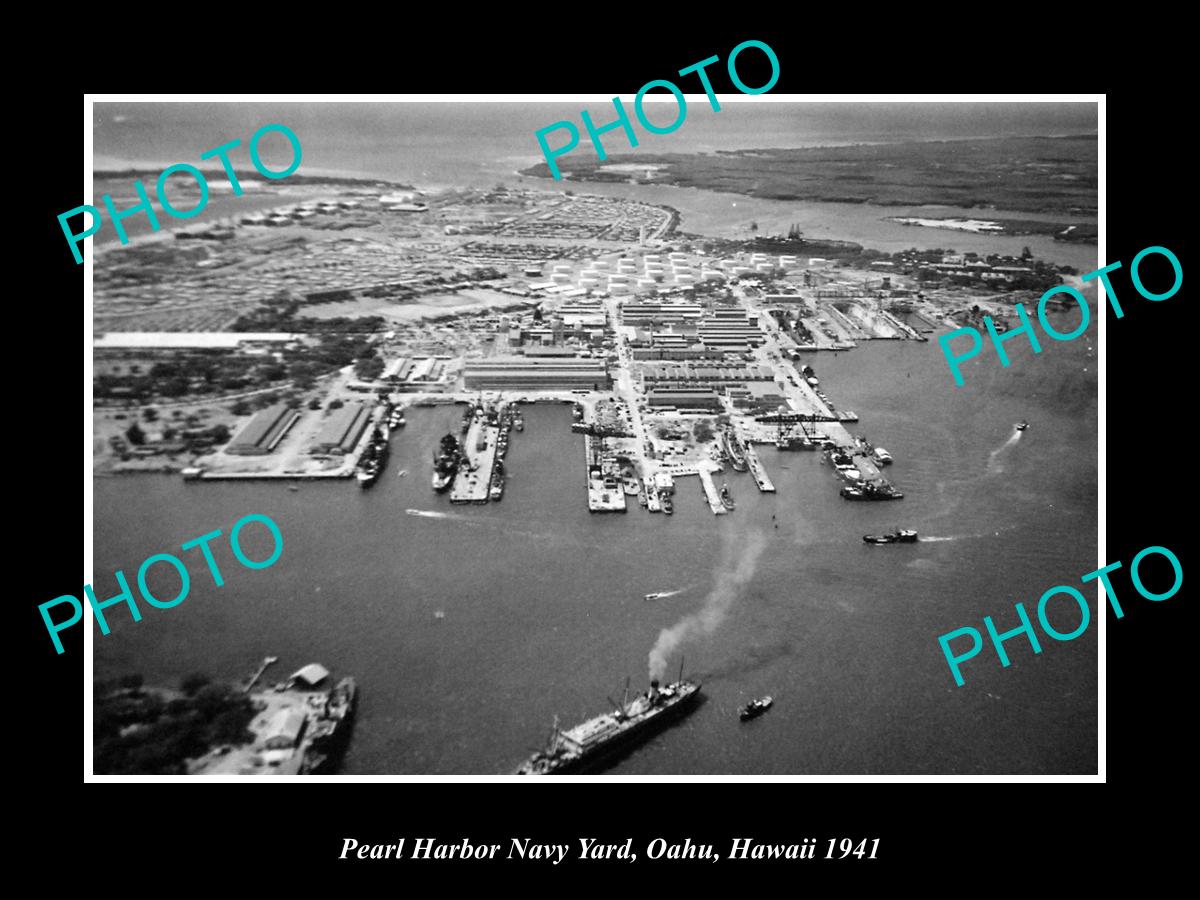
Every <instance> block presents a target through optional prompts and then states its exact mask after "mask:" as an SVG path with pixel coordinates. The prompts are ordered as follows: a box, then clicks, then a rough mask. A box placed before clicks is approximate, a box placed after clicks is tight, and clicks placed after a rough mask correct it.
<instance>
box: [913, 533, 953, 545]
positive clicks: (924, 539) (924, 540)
mask: <svg viewBox="0 0 1200 900" xmlns="http://www.w3.org/2000/svg"><path fill="white" fill-rule="evenodd" d="M957 540H958V538H957V537H927V536H926V535H921V543H922V544H934V543H938V542H940V541H957Z"/></svg>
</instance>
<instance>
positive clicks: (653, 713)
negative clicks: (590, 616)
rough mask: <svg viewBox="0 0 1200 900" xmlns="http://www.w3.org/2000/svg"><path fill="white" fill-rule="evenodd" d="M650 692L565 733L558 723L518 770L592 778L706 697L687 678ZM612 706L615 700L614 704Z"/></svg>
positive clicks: (653, 683)
mask: <svg viewBox="0 0 1200 900" xmlns="http://www.w3.org/2000/svg"><path fill="white" fill-rule="evenodd" d="M682 674H683V670H682V666H681V667H680V679H679V680H678V681H676V682H674V683H673V684H668V685H664V686H663V687H659V684H658V682H657V681H651V682H650V690H648V691H646V693H644V694H641V695H639V696H638V697H635V698H634V699H633V701H632V702H630V703H621V705H620V706H617V704H615V703H614V704H613V711H612V712H607V713H602V714H601V715H598V716H596V717H595V718H594V719H588V720H587V721H586V722H583V723H581V724H579V725H576V726H575V727H574V728H570V729H568V730H566V731H562V730H560V729H559V727H558V723H557V722H555V724H554V730H553V731H552V732H551V734H550V741H549V743H548V744H547V746H546V748H545V749H544V750H539V751H538V752H537V753H535V754H534V755H533V756H531V757H529V759H527V760H525V762H524V763H522V764H521V767H520V768H519V769H517V772H516V774H518V775H569V774H586V773H588V772H595V771H597V770H598V769H600V768H602V767H603V766H602V764H603V763H604V762H605V761H608V760H611V758H612V756H613V755H614V754H615V753H617V752H618V751H620V750H625V749H629V748H630V747H632V746H635V745H637V744H640V743H641V742H643V741H645V740H647V739H648V738H650V737H651V735H653V734H654V733H655V732H657V731H658V730H660V729H661V728H662V727H663V726H664V725H666V724H667V723H668V722H670V721H672V720H673V719H675V718H678V717H679V716H683V715H686V714H687V713H689V712H691V711H692V708H693V706H694V705H695V701H696V700H697V698H699V696H700V685H699V684H698V683H697V682H694V681H688V680H685V679H684V678H683V677H682ZM626 692H627V694H628V687H626ZM610 702H611V701H610Z"/></svg>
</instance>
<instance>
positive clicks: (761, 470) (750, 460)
mask: <svg viewBox="0 0 1200 900" xmlns="http://www.w3.org/2000/svg"><path fill="white" fill-rule="evenodd" d="M746 464H747V465H748V466H750V474H751V475H753V476H754V483H755V484H757V485H758V489H759V490H760V491H762V492H763V493H764V494H773V493H775V485H774V484H772V483H771V479H770V477H768V475H767V470H766V467H765V466H763V464H762V460H761V459H759V458H758V454H757V453H755V452H754V445H753V444H751V443H750V442H749V441H746Z"/></svg>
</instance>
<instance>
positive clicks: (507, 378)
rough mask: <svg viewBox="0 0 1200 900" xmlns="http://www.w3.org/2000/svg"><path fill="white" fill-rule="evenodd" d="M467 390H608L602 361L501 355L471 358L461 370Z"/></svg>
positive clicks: (605, 368)
mask: <svg viewBox="0 0 1200 900" xmlns="http://www.w3.org/2000/svg"><path fill="white" fill-rule="evenodd" d="M464 379H465V383H466V388H467V390H469V391H504V390H531V391H562V390H588V391H600V390H607V389H608V387H609V386H610V384H611V382H610V380H609V377H608V367H607V366H606V365H605V363H604V362H603V360H599V361H598V360H595V359H586V358H571V359H560V358H555V357H537V358H533V357H519V356H518V357H503V356H494V357H491V358H490V359H479V360H470V361H468V362H467V365H466V370H465V372H464Z"/></svg>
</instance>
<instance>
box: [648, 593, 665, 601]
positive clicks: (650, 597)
mask: <svg viewBox="0 0 1200 900" xmlns="http://www.w3.org/2000/svg"><path fill="white" fill-rule="evenodd" d="M666 596H667V592H666V591H655V592H654V593H652V594H647V595H646V599H647V600H661V599H662V598H663V597H666Z"/></svg>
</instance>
